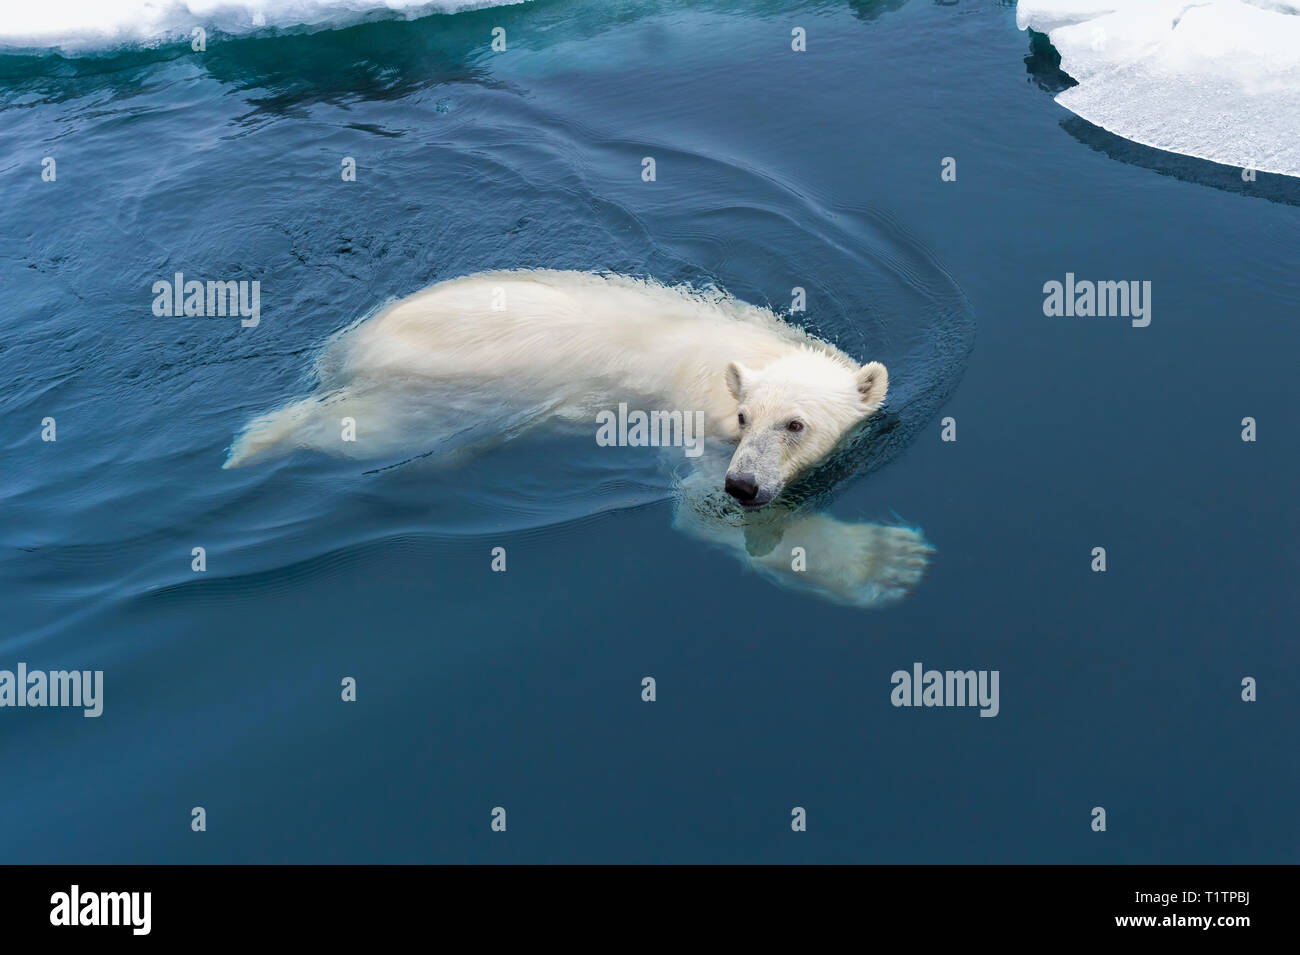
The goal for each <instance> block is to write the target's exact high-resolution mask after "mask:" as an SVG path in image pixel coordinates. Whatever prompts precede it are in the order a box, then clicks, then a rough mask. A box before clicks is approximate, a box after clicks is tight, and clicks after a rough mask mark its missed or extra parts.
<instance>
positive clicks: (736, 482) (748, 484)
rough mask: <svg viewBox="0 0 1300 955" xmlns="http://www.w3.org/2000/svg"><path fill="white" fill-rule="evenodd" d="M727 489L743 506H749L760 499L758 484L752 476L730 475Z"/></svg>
mask: <svg viewBox="0 0 1300 955" xmlns="http://www.w3.org/2000/svg"><path fill="white" fill-rule="evenodd" d="M726 488H727V493H728V494H730V495H731V496H732V497H734V498H735V499H736V500H738V501H739V502H740V503H741V504H749V503H751V502H752V501H753V500H754V498H756V497H758V482H757V481H755V480H754V475H752V474H728V475H727V483H726Z"/></svg>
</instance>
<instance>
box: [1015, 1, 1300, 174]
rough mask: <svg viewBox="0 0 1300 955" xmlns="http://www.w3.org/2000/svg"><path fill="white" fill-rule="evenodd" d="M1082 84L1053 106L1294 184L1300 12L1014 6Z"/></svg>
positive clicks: (1210, 4) (1297, 7) (1228, 5)
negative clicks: (1286, 178)
mask: <svg viewBox="0 0 1300 955" xmlns="http://www.w3.org/2000/svg"><path fill="white" fill-rule="evenodd" d="M1016 23H1017V25H1018V26H1019V27H1020V29H1022V30H1024V29H1030V30H1034V31H1036V32H1039V33H1045V34H1047V35H1048V37H1049V38H1050V40H1051V43H1052V45H1053V46H1054V47H1055V48H1056V50H1057V52H1058V53H1059V54H1060V56H1061V64H1060V68H1061V69H1062V70H1063V71H1064V72H1065V73H1067V74H1069V76H1070V77H1071V78H1073V79H1074V80H1075V81H1077V83H1078V85H1077V86H1073V87H1070V88H1069V89H1066V90H1064V91H1062V92H1061V93H1060V94H1059V95H1058V96H1057V97H1056V101H1057V102H1058V103H1060V104H1061V105H1062V106H1064V107H1065V108H1067V109H1069V110H1071V111H1072V112H1074V113H1076V114H1078V115H1079V116H1081V117H1083V118H1084V119H1086V120H1087V121H1088V122H1090V123H1093V124H1095V125H1097V126H1100V127H1102V128H1103V129H1106V130H1108V131H1109V132H1112V133H1114V134H1116V135H1118V136H1122V137H1124V138H1125V139H1128V140H1131V141H1133V142H1136V143H1140V144H1142V145H1144V146H1151V147H1154V148H1156V149H1163V150H1166V151H1168V152H1174V153H1180V154H1182V155H1185V156H1192V157H1195V158H1198V159H1206V160H1210V161H1211V162H1216V163H1223V164H1225V165H1229V166H1240V167H1242V168H1243V169H1253V170H1256V171H1258V172H1272V173H1280V174H1282V175H1286V176H1297V177H1300V2H1296V0H1200V2H1189V0H1124V2H1122V3H1117V2H1115V0H1020V2H1019V5H1018V6H1017V8H1016Z"/></svg>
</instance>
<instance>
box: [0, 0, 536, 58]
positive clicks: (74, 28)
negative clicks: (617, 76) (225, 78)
mask: <svg viewBox="0 0 1300 955" xmlns="http://www.w3.org/2000/svg"><path fill="white" fill-rule="evenodd" d="M522 2H525V0H43V2H41V3H26V2H12V3H4V4H0V51H5V52H14V51H22V52H29V51H41V50H58V51H59V52H62V53H73V54H76V53H89V52H99V51H111V50H115V49H118V48H122V47H131V46H157V45H160V44H164V43H177V42H186V43H189V42H190V39H191V36H192V35H193V31H194V30H195V29H196V28H202V29H203V30H204V31H206V32H208V33H212V32H219V33H225V34H229V35H231V36H245V35H248V34H255V33H259V32H263V31H271V30H276V31H311V30H324V29H332V28H338V27H347V26H352V25H354V24H357V23H361V22H363V21H366V20H371V19H375V18H380V17H384V18H405V19H408V20H411V19H415V18H417V17H423V16H429V15H431V14H435V13H457V12H459V11H461V10H473V9H478V8H481V7H495V6H507V5H509V4H512V3H522Z"/></svg>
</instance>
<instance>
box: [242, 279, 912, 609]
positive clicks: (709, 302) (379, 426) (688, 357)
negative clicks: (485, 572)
mask: <svg viewBox="0 0 1300 955" xmlns="http://www.w3.org/2000/svg"><path fill="white" fill-rule="evenodd" d="M315 372H316V378H317V380H318V382H319V387H318V388H317V390H316V392H315V393H314V394H312V395H311V396H309V397H307V398H305V399H302V400H299V401H295V402H293V403H291V404H289V405H287V406H285V407H283V408H281V409H279V410H276V411H273V412H271V413H269V414H266V415H262V416H261V417H258V418H256V419H254V420H253V421H251V422H250V423H249V424H248V425H247V426H246V427H245V428H244V430H243V431H242V433H241V434H240V435H239V436H238V438H237V439H236V440H235V442H234V443H233V445H232V446H231V448H230V453H229V456H228V458H227V460H226V462H225V464H224V467H226V468H233V467H241V466H244V465H247V464H250V463H253V462H255V461H257V460H260V459H265V458H268V457H271V456H273V455H277V454H282V453H286V452H288V451H291V450H293V449H295V448H310V449H314V450H319V451H326V452H331V453H343V454H366V455H372V456H381V455H384V454H391V453H397V452H401V451H409V450H410V449H411V448H412V446H413V445H415V443H416V442H417V441H421V440H422V441H425V442H427V441H428V440H430V436H437V440H438V441H439V442H440V441H441V439H442V438H444V437H447V436H453V435H465V434H468V435H469V438H468V440H461V441H459V442H453V445H454V446H455V448H456V450H457V452H458V453H464V452H465V451H466V449H467V448H469V449H473V448H475V447H479V446H482V445H485V444H488V443H491V442H492V441H495V440H500V439H501V438H502V437H503V436H506V437H508V436H509V434H510V433H517V432H518V430H520V429H521V428H523V427H533V426H536V425H538V424H540V423H543V422H545V421H547V420H549V419H557V418H558V419H566V420H568V421H584V420H585V421H587V422H593V421H594V420H596V416H598V415H600V414H601V413H605V414H608V413H609V412H610V409H612V408H614V407H618V406H620V405H623V406H627V405H630V406H632V407H646V406H649V407H655V408H667V409H669V410H670V412H671V413H674V414H675V413H676V412H680V413H681V416H682V418H683V419H684V420H686V421H688V422H689V421H691V420H698V421H700V422H702V423H703V427H704V431H705V437H706V439H707V442H706V443H707V447H708V449H709V452H708V453H707V454H703V455H701V456H700V459H699V460H698V461H696V462H695V466H694V467H693V469H692V471H691V473H690V474H688V475H687V477H686V478H685V479H684V480H682V481H681V483H680V485H679V486H680V490H681V495H680V497H681V499H680V500H679V502H678V508H677V518H676V524H677V526H678V527H679V528H681V529H683V530H685V531H687V532H689V533H692V534H694V535H695V536H697V537H701V538H704V539H707V540H710V541H713V542H715V543H722V544H724V545H727V546H728V547H729V548H730V549H732V550H733V551H735V552H737V553H738V554H741V555H743V556H744V558H745V559H746V560H748V561H749V562H750V563H751V565H752V566H753V567H755V569H757V570H759V571H760V572H763V573H764V574H766V575H768V576H770V577H774V578H776V579H779V580H781V581H782V582H783V583H787V584H793V585H795V586H798V587H801V588H803V589H810V590H813V591H815V592H817V593H820V594H822V595H823V596H827V597H830V598H831V599H834V600H838V601H841V602H847V603H853V604H859V605H870V604H875V603H879V602H883V601H888V600H891V599H895V598H897V597H899V596H901V595H902V594H903V593H905V592H906V591H907V590H908V589H909V588H910V587H911V586H912V585H913V584H915V583H916V581H917V580H918V579H919V577H920V576H921V573H922V571H923V570H924V567H925V564H926V560H927V556H928V554H929V553H930V548H929V546H928V545H927V544H926V543H925V541H924V540H923V539H922V538H921V536H920V534H919V533H917V532H916V531H915V530H912V529H910V528H905V527H882V526H877V525H872V524H844V523H842V522H839V521H837V520H835V519H834V518H831V517H829V516H827V515H824V514H817V513H807V512H804V511H800V510H799V508H798V507H796V506H791V505H787V504H785V503H784V502H783V501H782V492H783V491H784V490H785V489H786V488H787V487H788V486H789V485H790V484H791V483H792V482H793V481H795V480H796V479H798V478H799V477H800V476H801V475H803V474H805V473H806V472H807V471H808V470H809V469H810V468H813V467H815V466H816V465H817V464H818V463H819V462H822V461H823V460H825V459H826V458H827V456H828V455H830V453H831V452H832V451H833V449H835V448H836V447H837V446H838V445H839V444H840V443H841V441H842V440H843V439H844V438H845V436H846V435H847V434H849V433H850V432H852V431H853V430H854V429H855V428H856V427H857V426H858V425H859V424H860V423H861V422H863V421H864V420H865V419H867V418H868V417H870V416H871V415H872V414H874V413H875V412H876V411H877V410H878V409H879V408H880V407H881V405H882V404H883V403H884V400H885V397H886V394H887V392H888V388H889V374H888V371H887V370H886V368H885V366H884V365H883V364H881V363H880V362H878V361H869V362H867V363H866V364H859V363H858V362H856V361H854V360H853V359H851V358H850V357H849V356H847V355H845V354H844V353H843V352H841V351H840V350H838V349H837V348H835V347H834V346H832V345H830V344H828V343H826V342H824V341H821V340H819V339H817V338H814V337H813V336H811V335H809V334H807V333H805V332H804V331H803V330H801V329H798V328H795V327H793V326H791V325H788V324H786V323H785V322H783V321H781V319H780V318H779V317H778V316H777V315H775V314H774V313H773V312H771V311H770V310H768V309H763V308H759V307H756V306H752V305H748V304H746V303H743V302H739V301H737V300H736V299H734V298H731V297H729V296H727V295H725V294H722V293H715V292H700V291H696V290H692V289H687V288H682V287H670V286H665V285H661V284H659V283H657V282H654V281H650V280H643V279H636V278H630V277H625V276H619V275H610V274H601V273H589V272H568V271H552V270H519V271H500V272H484V273H479V274H475V275H469V276H465V277H462V278H457V279H452V280H450V281H444V282H440V283H438V284H436V285H433V286H431V287H429V288H427V289H425V290H423V291H421V292H417V293H415V294H413V295H411V296H409V297H407V298H404V299H402V300H400V301H397V302H395V303H392V304H389V305H387V306H385V307H383V308H381V309H380V310H379V311H377V312H376V313H374V314H373V315H371V316H369V317H366V318H363V319H362V320H360V321H359V322H357V323H355V324H354V325H352V326H350V327H349V328H347V329H345V330H344V331H342V332H341V333H339V334H337V335H336V336H334V337H333V338H332V339H331V340H330V341H329V342H328V343H327V345H326V347H325V349H324V350H323V352H322V354H321V356H320V358H319V359H318V360H317V364H316V368H315ZM506 408H512V409H515V413H512V414H504V413H503V414H500V415H498V414H496V412H497V411H498V410H499V409H506ZM520 409H523V410H522V411H521V410H520ZM344 418H350V419H351V420H353V421H354V422H358V423H360V422H365V430H366V431H367V435H368V440H367V441H366V442H359V441H357V442H346V441H343V440H340V429H339V422H340V421H341V420H343V419H344ZM485 422H486V424H485ZM359 426H360V425H359ZM779 543H784V544H785V545H787V546H785V547H780V546H777V544H779ZM796 549H801V553H802V556H800V552H799V551H798V550H796ZM791 554H794V555H795V556H794V558H793V559H792V558H791ZM801 563H802V566H800V564H801Z"/></svg>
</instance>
